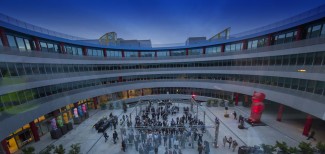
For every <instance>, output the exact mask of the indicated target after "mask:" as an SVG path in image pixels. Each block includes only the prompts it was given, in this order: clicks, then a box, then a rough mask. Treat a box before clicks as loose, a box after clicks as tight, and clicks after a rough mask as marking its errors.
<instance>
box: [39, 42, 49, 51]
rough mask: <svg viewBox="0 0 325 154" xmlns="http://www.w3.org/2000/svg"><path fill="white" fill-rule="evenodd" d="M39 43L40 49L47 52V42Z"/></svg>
mask: <svg viewBox="0 0 325 154" xmlns="http://www.w3.org/2000/svg"><path fill="white" fill-rule="evenodd" d="M40 45H41V50H42V51H45V52H48V50H47V44H46V43H45V42H40Z"/></svg>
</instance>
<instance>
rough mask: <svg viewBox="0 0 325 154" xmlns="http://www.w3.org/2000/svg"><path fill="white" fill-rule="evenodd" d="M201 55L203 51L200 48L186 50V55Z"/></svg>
mask: <svg viewBox="0 0 325 154" xmlns="http://www.w3.org/2000/svg"><path fill="white" fill-rule="evenodd" d="M201 54H203V49H202V48H197V49H189V50H188V55H201Z"/></svg>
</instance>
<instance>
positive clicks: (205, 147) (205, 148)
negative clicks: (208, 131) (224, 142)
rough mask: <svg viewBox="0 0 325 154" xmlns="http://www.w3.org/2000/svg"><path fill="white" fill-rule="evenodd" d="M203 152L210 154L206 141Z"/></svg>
mask: <svg viewBox="0 0 325 154" xmlns="http://www.w3.org/2000/svg"><path fill="white" fill-rule="evenodd" d="M204 152H205V154H209V153H210V146H209V142H208V141H204Z"/></svg>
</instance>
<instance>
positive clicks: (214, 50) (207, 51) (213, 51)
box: [205, 46, 221, 54]
mask: <svg viewBox="0 0 325 154" xmlns="http://www.w3.org/2000/svg"><path fill="white" fill-rule="evenodd" d="M219 52H221V47H220V46H217V47H207V48H205V54H216V53H219Z"/></svg>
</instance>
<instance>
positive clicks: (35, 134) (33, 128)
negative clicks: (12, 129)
mask: <svg viewBox="0 0 325 154" xmlns="http://www.w3.org/2000/svg"><path fill="white" fill-rule="evenodd" d="M29 126H30V130H31V131H32V134H33V137H34V141H35V142H37V141H39V140H40V137H39V134H38V128H37V126H36V124H35V122H34V121H32V122H30V123H29Z"/></svg>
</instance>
